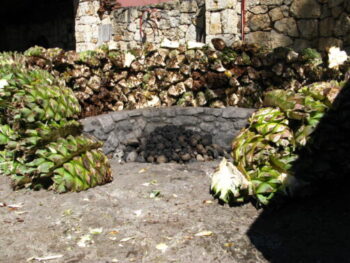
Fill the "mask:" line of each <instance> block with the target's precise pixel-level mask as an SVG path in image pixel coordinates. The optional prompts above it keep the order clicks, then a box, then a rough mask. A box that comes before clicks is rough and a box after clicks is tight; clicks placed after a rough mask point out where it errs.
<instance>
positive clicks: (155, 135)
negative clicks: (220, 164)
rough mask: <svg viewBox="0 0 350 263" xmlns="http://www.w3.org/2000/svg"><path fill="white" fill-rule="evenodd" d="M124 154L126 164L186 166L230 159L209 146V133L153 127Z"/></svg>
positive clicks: (171, 126) (170, 126)
mask: <svg viewBox="0 0 350 263" xmlns="http://www.w3.org/2000/svg"><path fill="white" fill-rule="evenodd" d="M124 153H125V154H124V160H125V161H127V162H132V161H139V162H149V163H167V162H176V163H187V162H192V161H202V162H203V161H212V160H215V159H218V158H221V157H223V156H225V157H227V158H230V155H229V154H228V153H227V152H226V151H225V150H224V149H223V147H221V146H220V145H217V144H213V138H212V136H211V135H210V134H209V133H201V132H196V131H193V130H187V129H186V128H185V127H183V126H175V125H166V126H163V127H157V128H156V129H155V130H154V131H153V132H151V133H150V134H149V135H148V136H146V137H141V138H139V139H138V140H135V141H134V142H131V143H130V144H129V145H127V147H126V149H125V152H124Z"/></svg>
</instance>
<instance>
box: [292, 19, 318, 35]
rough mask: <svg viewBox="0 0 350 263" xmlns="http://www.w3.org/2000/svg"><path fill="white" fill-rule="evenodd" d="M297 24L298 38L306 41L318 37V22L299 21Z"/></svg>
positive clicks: (311, 20)
mask: <svg viewBox="0 0 350 263" xmlns="http://www.w3.org/2000/svg"><path fill="white" fill-rule="evenodd" d="M297 23H298V28H299V32H300V36H302V37H304V38H306V39H312V38H315V37H317V36H318V20H316V19H301V20H299V21H298V22H297Z"/></svg>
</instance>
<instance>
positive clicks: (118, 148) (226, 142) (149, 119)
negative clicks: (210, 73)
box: [81, 107, 254, 158]
mask: <svg viewBox="0 0 350 263" xmlns="http://www.w3.org/2000/svg"><path fill="white" fill-rule="evenodd" d="M253 111H254V109H244V108H234V107H227V108H224V109H212V108H201V107H195V108H183V107H169V108H158V109H139V110H128V111H120V112H112V113H109V114H103V115H99V116H95V117H89V118H85V119H83V120H81V122H82V124H83V125H84V132H85V133H87V134H91V135H94V136H95V137H96V138H98V139H99V140H101V141H103V142H104V147H103V151H104V152H105V153H106V154H111V155H115V156H117V157H119V158H121V157H122V156H119V155H120V154H121V153H122V152H123V150H124V149H125V147H126V146H125V145H127V144H128V141H135V139H137V138H139V137H140V136H141V135H142V134H144V135H148V134H149V133H150V132H152V131H153V130H154V129H155V128H156V127H160V126H165V125H169V124H173V125H184V126H185V127H186V128H187V129H191V130H195V131H198V132H205V133H210V134H211V135H212V136H213V142H214V143H215V144H218V145H220V146H221V147H223V148H224V149H226V150H230V147H231V141H232V139H233V138H234V136H236V135H237V134H238V132H239V131H240V130H241V129H242V128H243V127H244V126H245V125H246V124H247V119H248V117H249V116H250V115H251V114H252V113H253Z"/></svg>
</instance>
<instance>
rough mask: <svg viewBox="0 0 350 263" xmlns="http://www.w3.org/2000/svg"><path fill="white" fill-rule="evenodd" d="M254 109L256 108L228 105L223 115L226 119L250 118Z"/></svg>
mask: <svg viewBox="0 0 350 263" xmlns="http://www.w3.org/2000/svg"><path fill="white" fill-rule="evenodd" d="M254 111H255V109H245V108H235V107H228V108H225V109H224V111H223V113H222V117H223V118H225V119H245V118H248V117H249V116H250V115H251V114H252V113H253V112H254Z"/></svg>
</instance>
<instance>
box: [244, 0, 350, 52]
mask: <svg viewBox="0 0 350 263" xmlns="http://www.w3.org/2000/svg"><path fill="white" fill-rule="evenodd" d="M248 3H249V6H248V12H247V13H248V22H247V27H246V29H245V30H246V33H247V41H248V42H250V43H261V44H265V45H266V46H268V47H270V48H275V47H278V46H290V47H294V49H296V50H300V49H303V48H306V47H314V48H318V49H319V50H324V49H326V48H328V47H330V46H338V47H347V48H350V1H349V0H265V1H248Z"/></svg>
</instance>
